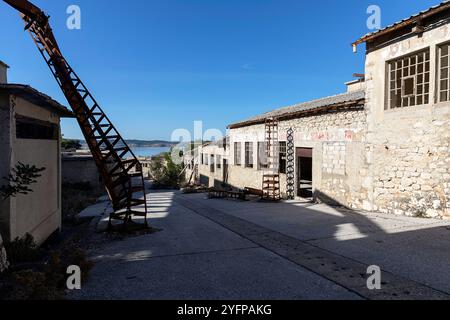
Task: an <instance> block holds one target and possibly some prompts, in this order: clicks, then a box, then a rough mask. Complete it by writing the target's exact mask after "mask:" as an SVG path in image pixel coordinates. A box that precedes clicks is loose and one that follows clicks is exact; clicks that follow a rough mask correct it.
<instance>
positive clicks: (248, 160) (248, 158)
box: [245, 142, 253, 168]
mask: <svg viewBox="0 0 450 320" xmlns="http://www.w3.org/2000/svg"><path fill="white" fill-rule="evenodd" d="M245 167H246V168H253V143H252V142H246V143H245Z"/></svg>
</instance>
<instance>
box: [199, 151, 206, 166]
mask: <svg viewBox="0 0 450 320" xmlns="http://www.w3.org/2000/svg"><path fill="white" fill-rule="evenodd" d="M204 156H205V155H204V154H203V153H202V154H200V161H201V164H205V158H204Z"/></svg>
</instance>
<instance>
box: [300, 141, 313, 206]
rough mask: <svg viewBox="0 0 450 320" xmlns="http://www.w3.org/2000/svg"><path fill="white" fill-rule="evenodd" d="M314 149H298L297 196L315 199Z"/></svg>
mask: <svg viewBox="0 0 450 320" xmlns="http://www.w3.org/2000/svg"><path fill="white" fill-rule="evenodd" d="M312 163H313V157H312V149H309V148H297V196H299V197H302V198H312V197H313V178H312Z"/></svg>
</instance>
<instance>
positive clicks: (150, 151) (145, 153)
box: [131, 147, 170, 157]
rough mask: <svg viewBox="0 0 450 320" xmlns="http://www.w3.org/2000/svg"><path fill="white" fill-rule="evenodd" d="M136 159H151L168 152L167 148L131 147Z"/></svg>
mask: <svg viewBox="0 0 450 320" xmlns="http://www.w3.org/2000/svg"><path fill="white" fill-rule="evenodd" d="M131 150H132V151H133V153H134V154H135V156H136V157H152V156H157V155H158V154H160V153H163V152H169V151H170V148H169V147H131Z"/></svg>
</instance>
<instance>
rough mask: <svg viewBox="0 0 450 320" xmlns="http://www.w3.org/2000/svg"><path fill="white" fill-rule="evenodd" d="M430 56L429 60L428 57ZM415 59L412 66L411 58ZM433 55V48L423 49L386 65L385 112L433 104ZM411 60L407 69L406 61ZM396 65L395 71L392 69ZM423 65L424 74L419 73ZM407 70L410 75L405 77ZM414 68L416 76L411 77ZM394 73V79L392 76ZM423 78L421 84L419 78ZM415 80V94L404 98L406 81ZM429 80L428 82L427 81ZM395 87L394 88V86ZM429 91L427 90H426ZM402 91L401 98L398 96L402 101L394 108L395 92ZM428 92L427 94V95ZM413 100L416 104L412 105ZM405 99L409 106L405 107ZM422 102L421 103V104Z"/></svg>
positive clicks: (387, 62)
mask: <svg viewBox="0 0 450 320" xmlns="http://www.w3.org/2000/svg"><path fill="white" fill-rule="evenodd" d="M421 55H422V57H423V61H422V62H419V60H420V57H421ZM427 56H428V60H427V58H426V57H427ZM414 57H415V62H414V64H412V62H411V58H414ZM431 58H432V55H431V46H428V47H425V48H422V49H420V50H417V51H414V52H411V53H408V54H405V55H402V56H399V57H396V58H394V59H391V60H388V61H386V63H385V79H386V86H385V100H386V103H385V108H384V109H385V111H389V110H395V109H402V108H409V107H417V106H426V105H429V104H430V103H432V98H433V96H432V80H433V79H432V59H431ZM406 59H409V61H408V66H407V67H405V65H404V61H405V60H406ZM400 62H401V64H402V66H401V68H399V67H398V64H399V63H400ZM393 65H395V69H392V66H393ZM420 65H423V69H422V72H419V66H420ZM427 65H428V70H427V68H426V67H427ZM405 68H406V69H408V72H407V73H408V75H405ZM412 68H414V70H415V71H414V74H413V75H411V73H412V71H411V69H412ZM399 72H400V79H401V87H400V88H399V87H398V81H399V79H398V78H399ZM393 73H394V78H392V75H393ZM419 76H421V77H422V80H421V83H420V84H419V83H418V82H419V79H418V77H419ZM409 78H414V88H413V90H414V94H411V95H407V96H404V93H405V88H404V80H406V79H409ZM427 78H428V81H426V79H427ZM393 85H394V86H393ZM418 86H421V91H422V92H421V93H419V92H418ZM426 88H427V89H428V91H427V90H425V89H426ZM398 91H400V97H398V95H396V99H400V101H399V106H392V102H393V92H396V93H397V92H398ZM426 91H427V93H425V92H426ZM411 98H414V104H411V100H410V99H411ZM404 99H407V100H408V105H404ZM419 101H420V102H419Z"/></svg>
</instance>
